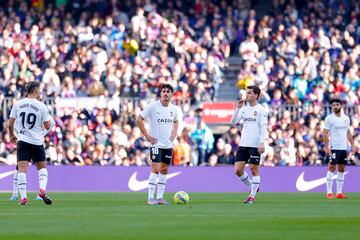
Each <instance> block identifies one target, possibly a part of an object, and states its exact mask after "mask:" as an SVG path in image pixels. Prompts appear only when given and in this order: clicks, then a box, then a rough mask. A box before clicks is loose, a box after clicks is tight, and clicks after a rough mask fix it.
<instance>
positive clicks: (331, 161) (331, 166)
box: [326, 152, 336, 199]
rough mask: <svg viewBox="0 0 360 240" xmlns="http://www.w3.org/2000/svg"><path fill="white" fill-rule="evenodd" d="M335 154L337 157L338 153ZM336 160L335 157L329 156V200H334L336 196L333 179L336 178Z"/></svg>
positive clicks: (327, 193) (327, 190)
mask: <svg viewBox="0 0 360 240" xmlns="http://www.w3.org/2000/svg"><path fill="white" fill-rule="evenodd" d="M333 154H335V155H336V153H335V152H334V153H333ZM335 166H336V165H335V159H334V158H333V156H329V164H328V171H327V173H326V197H327V198H328V199H332V198H334V194H333V190H332V189H333V177H334V172H335V169H336V167H335Z"/></svg>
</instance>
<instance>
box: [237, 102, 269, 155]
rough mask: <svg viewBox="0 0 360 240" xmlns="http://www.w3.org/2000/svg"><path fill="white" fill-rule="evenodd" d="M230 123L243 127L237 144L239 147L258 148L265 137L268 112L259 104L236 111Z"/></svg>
mask: <svg viewBox="0 0 360 240" xmlns="http://www.w3.org/2000/svg"><path fill="white" fill-rule="evenodd" d="M240 121H241V122H240ZM231 123H232V124H237V123H242V125H243V127H242V131H241V139H240V144H239V146H241V147H253V148H258V147H259V145H260V143H264V141H265V138H266V137H267V127H268V112H267V111H266V110H265V108H264V107H263V106H261V105H260V104H257V105H255V106H253V107H251V106H249V105H246V106H243V107H242V108H240V109H236V111H235V113H234V116H233V117H232V120H231Z"/></svg>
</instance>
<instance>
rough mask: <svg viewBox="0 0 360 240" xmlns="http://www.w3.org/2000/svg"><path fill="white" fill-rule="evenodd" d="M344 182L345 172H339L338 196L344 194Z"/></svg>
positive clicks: (337, 181)
mask: <svg viewBox="0 0 360 240" xmlns="http://www.w3.org/2000/svg"><path fill="white" fill-rule="evenodd" d="M344 180H345V174H344V173H343V172H338V173H337V178H336V194H339V193H342V190H343V186H344Z"/></svg>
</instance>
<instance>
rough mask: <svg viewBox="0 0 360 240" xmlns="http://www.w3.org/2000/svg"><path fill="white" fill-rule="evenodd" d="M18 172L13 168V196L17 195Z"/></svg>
mask: <svg viewBox="0 0 360 240" xmlns="http://www.w3.org/2000/svg"><path fill="white" fill-rule="evenodd" d="M18 174H19V171H18V170H15V172H14V176H13V193H12V195H13V196H17V195H18V194H19V185H18Z"/></svg>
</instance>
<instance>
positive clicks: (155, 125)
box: [140, 100, 181, 149]
mask: <svg viewBox="0 0 360 240" xmlns="http://www.w3.org/2000/svg"><path fill="white" fill-rule="evenodd" d="M180 112H181V110H180V108H178V107H177V106H175V105H174V104H171V103H170V104H169V106H167V107H164V106H163V105H162V104H161V102H160V100H157V101H154V102H152V103H150V104H149V105H148V106H147V107H146V108H145V109H144V110H143V111H142V112H141V113H140V115H141V116H142V118H144V119H149V128H150V129H149V130H150V135H151V136H153V137H154V138H156V139H157V140H158V142H157V143H156V144H155V145H153V147H159V148H165V149H168V148H173V147H174V143H173V142H172V141H170V136H171V132H172V129H173V124H174V122H176V121H179V116H181V114H180Z"/></svg>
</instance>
